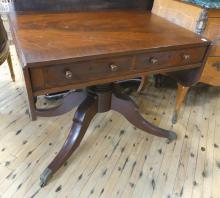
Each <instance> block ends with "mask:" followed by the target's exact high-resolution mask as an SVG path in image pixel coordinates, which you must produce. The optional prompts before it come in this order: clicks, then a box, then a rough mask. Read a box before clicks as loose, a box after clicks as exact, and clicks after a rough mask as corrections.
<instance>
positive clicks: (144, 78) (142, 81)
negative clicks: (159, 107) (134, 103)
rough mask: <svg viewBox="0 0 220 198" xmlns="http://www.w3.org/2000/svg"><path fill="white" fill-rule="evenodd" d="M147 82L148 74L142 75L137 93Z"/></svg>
mask: <svg viewBox="0 0 220 198" xmlns="http://www.w3.org/2000/svg"><path fill="white" fill-rule="evenodd" d="M147 83H148V76H143V77H142V79H141V83H140V85H139V87H138V90H137V93H141V92H142V91H143V90H144V89H145V87H146V86H147Z"/></svg>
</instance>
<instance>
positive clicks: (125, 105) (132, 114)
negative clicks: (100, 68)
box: [111, 91, 177, 140]
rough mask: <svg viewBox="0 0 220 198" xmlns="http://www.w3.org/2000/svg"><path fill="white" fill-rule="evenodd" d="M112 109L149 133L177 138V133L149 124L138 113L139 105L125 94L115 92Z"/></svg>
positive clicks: (171, 138) (172, 138)
mask: <svg viewBox="0 0 220 198" xmlns="http://www.w3.org/2000/svg"><path fill="white" fill-rule="evenodd" d="M111 109H112V110H115V111H117V112H119V113H121V114H122V115H123V116H124V117H125V118H126V119H127V120H128V121H129V122H130V123H131V124H133V125H134V126H135V127H137V128H139V129H142V130H143V131H145V132H147V133H150V134H152V135H156V136H159V137H165V138H168V139H169V140H174V139H176V138H177V135H176V133H174V132H172V131H168V130H164V129H161V128H159V127H156V126H154V125H153V124H151V123H149V122H147V121H146V120H145V119H144V118H143V117H142V116H141V114H140V113H139V112H138V107H137V105H136V104H135V103H134V102H133V100H132V99H131V98H130V97H129V96H127V95H125V94H122V93H119V92H118V93H117V91H116V92H113V95H112V106H111Z"/></svg>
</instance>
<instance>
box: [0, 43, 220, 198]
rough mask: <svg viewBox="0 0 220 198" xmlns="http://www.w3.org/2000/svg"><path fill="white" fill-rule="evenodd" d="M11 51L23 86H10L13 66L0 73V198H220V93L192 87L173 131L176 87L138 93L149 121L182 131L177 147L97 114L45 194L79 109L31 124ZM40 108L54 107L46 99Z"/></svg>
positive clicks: (116, 117) (118, 118)
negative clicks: (46, 177) (45, 176)
mask: <svg viewBox="0 0 220 198" xmlns="http://www.w3.org/2000/svg"><path fill="white" fill-rule="evenodd" d="M11 51H12V58H13V62H14V67H15V72H16V74H17V81H16V82H15V83H12V82H11V81H10V78H9V77H10V73H9V71H8V68H7V67H8V66H7V63H5V64H4V65H3V66H2V67H0V89H1V92H0V116H1V119H0V175H1V178H0V196H1V197H2V198H5V197H16V198H23V197H39V198H41V197H73V198H75V197H76V198H78V197H114V198H115V197H126V198H129V197H135V198H136V197H143V198H146V197H147V198H148V197H154V198H157V197H171V198H173V197H184V198H188V197H193V198H200V197H202V196H203V197H213V198H217V197H219V193H220V190H219V185H220V152H219V149H220V134H219V130H220V128H219V124H218V123H219V120H220V89H219V88H216V87H207V88H192V91H191V92H189V94H188V96H187V99H186V106H185V107H184V109H183V114H181V115H180V117H179V122H178V123H177V124H176V125H175V126H172V125H171V122H170V120H171V117H172V112H173V110H174V102H175V100H174V99H175V96H176V89H174V88H165V89H164V88H160V89H156V88H154V87H153V86H151V85H149V86H148V87H147V88H146V89H145V90H144V92H143V94H142V95H141V96H138V97H136V95H135V94H134V95H133V98H134V99H135V101H136V102H137V103H138V104H139V105H140V111H141V112H142V113H143V115H144V117H145V118H147V119H148V120H150V121H151V122H153V123H154V124H156V125H159V126H161V127H163V128H172V130H175V131H176V132H177V133H178V136H179V138H178V140H177V141H175V142H173V143H171V144H167V142H166V140H164V139H160V138H157V137H153V136H151V135H149V134H146V133H143V132H141V131H140V130H136V129H134V128H133V127H132V126H131V125H130V124H129V123H128V122H127V121H126V120H125V119H124V118H123V117H122V116H121V115H120V114H118V113H115V112H109V113H107V114H100V115H97V117H96V119H94V121H93V122H92V124H91V126H90V127H89V130H88V133H87V134H86V136H85V139H84V140H83V142H82V144H81V146H80V148H79V149H78V150H77V152H76V153H75V154H74V155H73V156H72V157H71V158H70V159H69V161H68V162H67V163H66V164H65V168H64V167H63V168H62V169H61V171H60V172H59V173H58V174H57V175H55V176H54V178H53V179H52V181H51V182H50V183H49V184H48V186H46V187H45V188H43V189H40V188H39V174H40V173H41V172H42V170H43V169H44V168H45V166H46V165H47V164H48V163H49V162H50V161H51V159H53V157H54V156H55V154H56V152H58V151H59V149H60V147H61V146H62V144H63V142H64V140H65V138H66V135H67V133H68V129H69V127H70V125H71V118H72V114H73V112H74V110H73V111H72V112H70V113H68V114H66V115H63V116H60V117H56V118H39V119H38V120H37V121H36V122H31V121H30V120H29V117H28V115H27V112H26V111H27V105H26V101H25V93H24V92H23V88H24V87H23V81H22V79H21V77H20V76H19V75H18V74H19V71H20V66H19V64H18V61H17V57H16V55H15V50H14V47H12V50H11ZM38 105H39V106H43V107H49V106H51V105H53V104H51V103H50V102H48V101H45V100H44V99H43V98H41V99H40V100H39V102H38ZM118 126H120V127H119V128H118ZM135 130H136V132H134V131H135ZM61 131H62V133H61ZM48 153H51V155H49V156H48Z"/></svg>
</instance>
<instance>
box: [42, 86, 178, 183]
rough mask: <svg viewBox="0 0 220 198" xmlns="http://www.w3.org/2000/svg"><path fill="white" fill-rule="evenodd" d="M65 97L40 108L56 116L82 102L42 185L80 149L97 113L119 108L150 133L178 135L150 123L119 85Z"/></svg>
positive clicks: (43, 178) (88, 90) (98, 87)
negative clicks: (44, 107)
mask: <svg viewBox="0 0 220 198" xmlns="http://www.w3.org/2000/svg"><path fill="white" fill-rule="evenodd" d="M64 100H66V101H64V103H63V104H62V105H60V106H59V107H57V108H53V109H50V110H38V115H41V116H48V115H49V116H53V115H59V114H61V113H64V112H67V111H68V110H70V109H72V108H73V107H74V106H78V105H79V107H78V109H77V111H76V113H75V116H74V118H73V125H72V127H71V130H70V133H69V135H68V137H67V139H66V141H65V143H64V145H63V147H62V149H61V150H60V152H59V153H58V154H57V156H56V157H55V158H54V160H53V161H52V162H51V163H50V164H49V166H48V167H47V168H46V169H45V171H44V172H43V173H42V175H41V177H40V180H41V183H40V185H41V187H43V186H45V185H46V184H47V182H48V180H49V179H50V178H51V176H52V175H53V174H54V173H55V172H56V171H57V170H58V169H59V168H60V167H61V166H62V165H63V164H64V162H65V161H66V160H67V159H68V158H69V157H70V156H71V154H72V153H73V152H74V151H75V150H76V149H77V148H78V146H79V145H80V143H81V141H82V139H83V137H84V135H85V133H86V130H87V128H88V126H89V124H90V122H91V120H92V119H93V117H94V116H95V115H96V113H103V112H107V111H109V110H115V111H117V112H119V113H121V114H122V115H123V116H124V117H125V118H126V119H127V120H128V121H129V122H130V123H131V124H133V125H134V126H135V127H137V128H139V129H142V130H143V131H145V132H147V133H150V134H152V135H156V136H159V137H165V138H168V139H169V140H174V139H176V138H177V136H176V134H175V133H174V132H172V131H168V130H164V129H161V128H158V127H156V126H154V125H152V124H150V123H149V122H147V121H146V120H145V119H144V118H143V117H142V116H141V115H140V113H139V112H138V107H137V106H136V104H135V103H134V102H133V101H132V99H131V98H130V97H129V96H128V95H126V94H125V93H123V92H122V90H121V88H120V86H119V85H118V84H115V83H112V84H106V85H99V86H95V87H89V88H87V90H86V91H82V92H73V93H71V94H69V95H68V96H66V99H64Z"/></svg>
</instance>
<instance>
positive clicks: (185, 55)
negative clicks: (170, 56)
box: [183, 54, 191, 60]
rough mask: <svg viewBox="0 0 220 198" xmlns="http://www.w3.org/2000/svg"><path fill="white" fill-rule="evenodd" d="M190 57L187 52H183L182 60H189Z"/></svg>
mask: <svg viewBox="0 0 220 198" xmlns="http://www.w3.org/2000/svg"><path fill="white" fill-rule="evenodd" d="M190 58H191V56H190V55H189V54H184V55H183V59H184V60H189V59H190Z"/></svg>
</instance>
